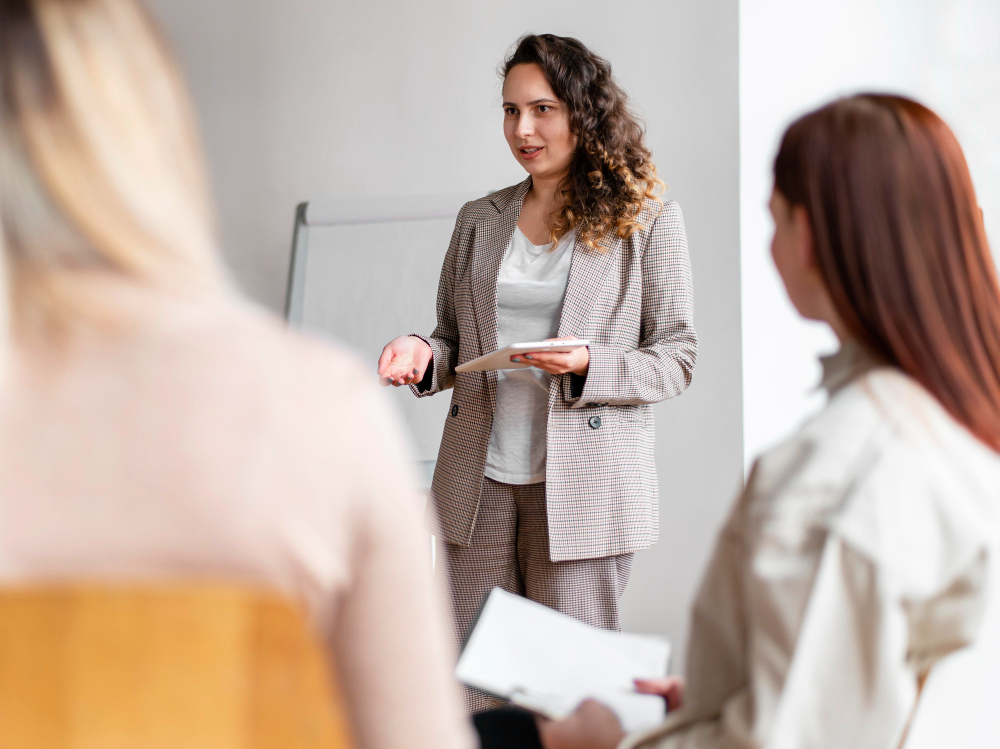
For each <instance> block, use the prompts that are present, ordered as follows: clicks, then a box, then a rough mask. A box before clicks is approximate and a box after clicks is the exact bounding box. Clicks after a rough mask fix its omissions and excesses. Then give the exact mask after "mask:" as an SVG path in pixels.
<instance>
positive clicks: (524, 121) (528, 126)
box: [517, 115, 535, 138]
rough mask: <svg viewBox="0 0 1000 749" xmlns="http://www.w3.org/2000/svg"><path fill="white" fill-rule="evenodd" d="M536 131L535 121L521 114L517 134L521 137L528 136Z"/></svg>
mask: <svg viewBox="0 0 1000 749" xmlns="http://www.w3.org/2000/svg"><path fill="white" fill-rule="evenodd" d="M534 132H535V126H534V123H532V121H531V117H528V116H526V115H521V118H520V119H519V120H518V121H517V135H518V137H519V138H527V137H529V136H531V135H533V134H534Z"/></svg>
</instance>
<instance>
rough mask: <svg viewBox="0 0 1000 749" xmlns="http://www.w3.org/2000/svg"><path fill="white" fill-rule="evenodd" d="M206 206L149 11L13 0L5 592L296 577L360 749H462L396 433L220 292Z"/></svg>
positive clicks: (3, 93) (2, 427)
mask: <svg viewBox="0 0 1000 749" xmlns="http://www.w3.org/2000/svg"><path fill="white" fill-rule="evenodd" d="M207 196H208V191H207V189H206V184H205V178H204V174H203V165H202V160H201V157H200V155H199V151H198V145H197V137H196V134H195V129H194V127H193V123H192V117H191V114H190V111H189V106H188V101H187V98H186V94H185V91H184V87H183V84H182V82H181V80H180V79H179V77H178V74H177V72H176V67H175V65H174V63H173V61H172V60H171V58H170V56H169V54H168V53H167V52H166V50H165V46H164V44H163V42H162V40H161V39H160V37H159V36H158V35H157V32H156V30H155V29H154V27H153V25H152V24H151V22H150V20H149V18H148V17H147V16H146V14H145V13H144V12H143V10H142V9H141V8H139V7H138V6H137V5H136V4H135V3H134V2H132V0H0V240H2V245H3V264H4V266H5V272H6V284H5V292H6V293H5V294H4V297H5V299H4V303H3V310H4V312H5V317H6V318H7V319H6V322H5V324H4V325H3V332H4V345H3V347H2V353H0V577H2V580H0V582H2V583H4V584H8V585H10V584H21V583H32V584H35V583H39V582H65V581H75V580H85V581H88V582H93V581H98V582H102V581H108V582H112V583H114V582H119V581H121V582H136V581H138V582H145V581H157V580H165V581H171V580H198V579H213V580H227V581H244V582H246V583H248V584H251V585H263V586H267V587H272V588H276V589H278V590H282V591H285V592H286V593H290V594H292V595H293V596H295V597H299V598H302V599H304V600H306V601H307V602H308V604H309V605H310V609H311V611H312V612H313V614H314V615H315V619H316V622H317V624H318V626H319V627H320V630H321V632H322V633H323V635H324V636H325V638H326V639H327V641H328V643H329V646H330V654H331V661H332V663H334V664H335V665H336V668H337V671H338V674H339V680H340V682H341V686H342V690H343V692H344V695H345V699H346V702H347V708H348V712H349V714H350V716H351V721H352V724H353V731H354V734H355V739H356V741H357V744H358V746H360V747H381V748H383V749H396V748H398V747H403V746H405V747H427V748H428V749H431V748H433V749H441V748H442V747H463V746H467V740H466V739H467V735H466V728H465V727H464V723H463V720H462V718H461V716H460V713H459V709H458V693H457V689H456V688H455V687H454V686H453V684H452V682H451V677H450V675H449V673H448V669H447V664H448V663H449V661H450V654H449V653H448V646H447V644H446V637H445V633H446V631H447V630H446V624H445V622H446V618H445V617H444V616H443V615H442V614H443V612H442V602H441V598H440V597H439V594H438V591H437V590H435V589H434V587H433V583H432V581H431V575H430V570H429V563H428V562H427V561H426V559H427V555H426V542H425V540H424V537H423V535H422V534H421V532H420V530H419V529H420V527H421V524H420V518H419V514H420V507H419V503H418V500H417V498H416V497H415V496H414V493H413V491H412V490H411V486H412V482H411V481H409V476H408V475H405V471H404V472H403V473H401V466H406V464H407V461H406V459H405V456H404V454H403V450H402V448H401V446H400V445H399V444H397V441H396V440H395V439H394V438H393V437H392V435H393V434H395V433H396V432H397V430H396V429H395V428H392V427H391V426H388V425H387V424H386V421H387V419H388V418H389V416H388V415H387V413H386V412H385V411H384V409H383V404H382V401H381V400H380V399H379V397H377V396H376V395H375V393H374V392H373V389H372V386H373V385H374V383H370V382H369V380H370V377H369V376H367V375H366V374H362V372H361V371H360V370H359V368H358V367H357V366H356V365H355V364H354V362H353V361H351V360H349V359H348V358H347V357H345V356H343V355H340V354H338V353H336V352H333V351H331V350H329V349H327V348H326V347H323V346H321V345H319V344H316V343H312V342H309V341H307V340H305V339H303V338H298V337H296V336H293V335H292V334H290V333H288V332H286V331H285V329H284V328H283V327H282V326H281V324H280V323H279V321H277V320H273V319H271V318H270V317H269V316H268V315H266V314H264V313H262V312H260V311H258V310H256V309H255V308H253V307H252V306H251V305H250V304H249V303H247V302H245V301H243V300H241V299H240V297H239V296H238V295H237V294H236V293H235V292H234V291H233V290H232V288H231V287H230V285H229V283H228V281H227V280H226V278H225V273H224V271H223V270H222V268H221V266H220V262H219V260H218V256H217V254H216V248H215V242H214V238H213V228H212V216H211V211H210V209H209V207H208V197H207ZM345 393H347V394H349V396H350V397H344V395H345ZM376 435H380V436H379V437H378V438H377V439H376ZM386 435H389V436H388V437H387V436H386ZM386 675H390V676H389V678H386Z"/></svg>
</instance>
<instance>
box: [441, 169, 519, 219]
mask: <svg viewBox="0 0 1000 749" xmlns="http://www.w3.org/2000/svg"><path fill="white" fill-rule="evenodd" d="M529 187H530V183H529V181H528V180H527V179H526V180H523V181H521V182H518V183H517V184H514V185H510V186H509V187H505V188H503V189H502V190H494V191H493V192H490V193H488V194H486V195H484V196H483V197H481V198H476V199H475V200H470V201H469V202H467V203H466V204H465V205H463V206H462V209H461V210H460V211H459V214H458V218H459V221H460V222H464V223H477V222H479V221H482V220H485V219H491V218H495V217H496V215H497V214H498V213H503V211H504V210H505V209H506V208H507V206H509V205H510V204H511V203H513V202H514V200H516V199H517V198H518V197H520V196H522V195H523V194H524V193H525V192H527V191H528V188H529Z"/></svg>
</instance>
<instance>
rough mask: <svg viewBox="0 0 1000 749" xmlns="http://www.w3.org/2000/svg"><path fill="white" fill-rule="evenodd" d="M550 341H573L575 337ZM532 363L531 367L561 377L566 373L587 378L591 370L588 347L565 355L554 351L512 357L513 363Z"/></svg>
mask: <svg viewBox="0 0 1000 749" xmlns="http://www.w3.org/2000/svg"><path fill="white" fill-rule="evenodd" d="M547 340H549V341H573V340H576V339H575V337H574V336H567V337H564V338H548V339H547ZM522 358H523V359H524V360H525V361H527V362H530V363H531V366H533V367H538V368H539V369H541V370H542V371H545V372H548V373H549V374H553V375H559V374H565V373H566V372H572V373H573V374H578V375H580V376H581V377H586V376H587V370H588V369H589V368H590V349H589V348H587V347H586V346H581V347H580V348H576V349H573V350H572V351H569V352H567V353H565V354H559V353H555V352H553V351H529V352H528V353H526V354H517V355H516V356H512V357H510V360H511V361H512V362H520V361H521V359H522Z"/></svg>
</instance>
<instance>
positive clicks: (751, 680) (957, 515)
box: [622, 344, 1000, 749]
mask: <svg viewBox="0 0 1000 749" xmlns="http://www.w3.org/2000/svg"><path fill="white" fill-rule="evenodd" d="M824 369H825V377H824V386H825V387H826V389H827V390H828V391H829V393H830V399H829V402H828V405H827V406H826V408H825V409H824V410H823V411H822V412H820V413H819V414H818V415H817V416H816V417H815V418H813V419H812V420H811V421H809V422H808V423H807V424H806V425H805V426H804V427H803V428H802V430H801V431H800V432H799V433H798V434H797V435H796V436H795V437H794V438H792V439H791V440H789V441H788V442H786V443H785V444H782V445H780V446H779V447H777V448H775V449H773V450H771V451H769V452H768V453H767V454H765V455H764V456H763V457H762V458H760V459H759V460H758V461H757V463H756V465H755V466H754V469H753V471H752V473H751V476H750V479H749V481H748V484H747V488H746V491H745V492H744V494H743V496H742V497H741V498H740V500H739V502H737V504H736V506H735V508H734V510H733V512H732V514H731V515H730V517H729V519H728V521H727V522H726V524H725V526H724V528H723V530H722V533H721V536H720V538H719V541H718V545H717V547H716V550H715V554H714V557H713V559H712V561H711V562H710V565H709V568H708V571H707V574H706V576H705V579H704V581H703V583H702V587H701V591H700V593H699V595H698V598H697V600H696V603H695V607H694V613H693V622H692V636H691V643H690V648H689V654H688V664H687V668H688V693H687V695H686V698H685V699H686V702H685V706H684V708H683V709H682V710H680V711H678V712H677V713H675V714H674V715H672V716H670V717H668V719H667V721H666V723H665V724H664V725H663V726H662V727H661V728H659V729H657V730H654V731H651V732H649V733H647V734H645V735H642V736H632V737H629V738H627V739H626V740H625V741H624V742H623V744H622V747H628V748H631V747H648V748H650V749H651V748H653V747H656V749H696V748H697V749H708V748H709V747H727V748H728V747H768V749H802V748H803V747H809V748H810V749H827V748H829V749H834V747H836V748H837V749H842V748H843V747H851V749H866V748H867V747H871V748H872V749H875V748H878V749H895V747H897V746H898V745H899V742H900V739H901V738H902V735H903V732H904V729H905V727H906V725H907V721H908V719H909V716H910V714H911V712H912V711H913V708H914V704H915V700H916V697H917V683H918V675H920V674H922V673H924V672H925V671H926V670H927V669H928V668H929V667H930V666H931V665H932V664H933V663H934V662H935V661H937V660H938V659H939V658H941V657H942V656H944V655H946V654H948V653H950V652H952V651H953V650H955V649H957V648H961V647H963V646H964V645H966V644H968V643H969V642H971V641H972V640H973V639H974V638H975V637H976V636H977V630H978V627H979V622H980V618H981V614H982V611H983V609H984V607H985V605H986V603H987V597H988V596H987V590H988V587H987V585H986V574H987V564H988V561H990V559H991V558H992V557H993V556H995V554H996V547H995V544H996V539H997V537H998V532H997V528H998V515H1000V456H998V455H997V454H996V453H994V452H992V451H990V450H989V449H987V448H986V447H985V446H984V445H982V444H981V443H980V442H978V441H976V440H975V439H974V438H973V437H972V436H971V435H970V434H969V433H968V432H967V431H966V430H965V429H963V428H962V427H961V426H959V425H958V424H957V423H956V422H955V421H954V420H953V419H952V418H951V417H950V416H948V415H947V414H946V413H945V412H944V411H943V409H942V408H941V407H940V406H939V404H938V403H937V401H936V400H934V399H933V398H932V397H931V396H930V395H929V394H928V393H927V392H926V391H925V390H923V388H921V387H920V386H919V385H918V384H916V383H915V382H914V381H913V380H912V379H910V378H909V377H907V376H905V375H904V374H902V373H901V372H899V371H898V370H896V369H892V368H889V367H885V366H878V365H877V364H876V363H875V362H874V361H873V360H872V359H871V358H870V357H869V356H867V355H866V354H865V353H864V352H863V350H862V349H861V348H860V347H858V346H856V345H850V344H849V345H846V346H845V347H844V348H843V349H842V350H841V351H840V352H839V353H838V354H837V355H835V356H833V357H830V358H828V359H826V360H825V361H824Z"/></svg>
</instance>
